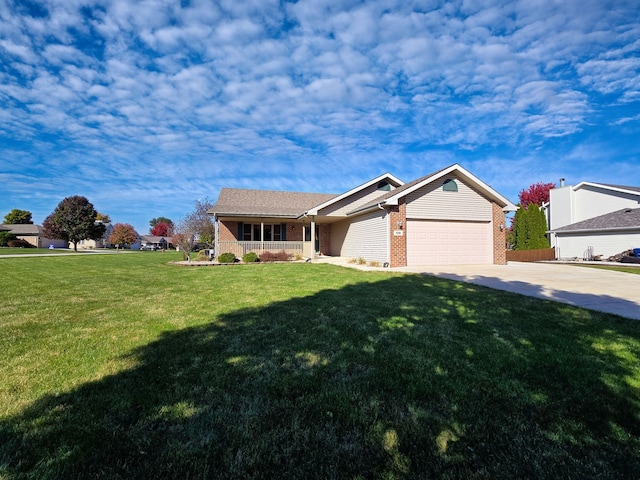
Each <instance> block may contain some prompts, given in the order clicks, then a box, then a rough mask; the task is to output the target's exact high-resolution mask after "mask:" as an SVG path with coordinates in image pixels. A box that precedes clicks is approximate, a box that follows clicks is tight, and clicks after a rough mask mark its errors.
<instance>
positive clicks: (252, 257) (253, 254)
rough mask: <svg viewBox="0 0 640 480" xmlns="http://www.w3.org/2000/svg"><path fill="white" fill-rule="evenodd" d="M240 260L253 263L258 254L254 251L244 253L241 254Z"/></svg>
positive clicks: (256, 259)
mask: <svg viewBox="0 0 640 480" xmlns="http://www.w3.org/2000/svg"><path fill="white" fill-rule="evenodd" d="M242 261H243V262H244V263H254V262H257V261H258V254H257V253H256V252H249V253H245V254H244V255H243V256H242Z"/></svg>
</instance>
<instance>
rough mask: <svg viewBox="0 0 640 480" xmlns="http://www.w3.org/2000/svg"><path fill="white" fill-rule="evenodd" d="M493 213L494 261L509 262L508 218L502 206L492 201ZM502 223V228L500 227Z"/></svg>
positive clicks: (496, 263) (503, 263)
mask: <svg viewBox="0 0 640 480" xmlns="http://www.w3.org/2000/svg"><path fill="white" fill-rule="evenodd" d="M491 209H492V213H493V263H494V264H495V265H506V264H507V228H506V224H507V223H506V218H505V214H504V212H503V211H502V208H501V207H500V206H499V205H498V204H497V203H495V202H492V203H491ZM500 225H502V227H503V228H502V230H501V229H500Z"/></svg>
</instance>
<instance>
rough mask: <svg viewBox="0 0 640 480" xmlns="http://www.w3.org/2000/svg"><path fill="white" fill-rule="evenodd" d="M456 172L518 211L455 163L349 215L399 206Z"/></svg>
mask: <svg viewBox="0 0 640 480" xmlns="http://www.w3.org/2000/svg"><path fill="white" fill-rule="evenodd" d="M454 172H455V173H457V174H458V175H460V177H461V178H463V179H464V180H465V181H467V182H468V183H469V184H470V185H471V186H473V187H474V188H475V189H477V190H478V191H480V192H482V193H483V194H484V195H486V196H487V197H488V198H490V199H492V200H494V201H495V202H496V203H497V204H498V205H500V207H502V208H503V209H504V210H505V211H515V210H517V207H516V206H515V205H514V204H513V203H511V202H510V201H509V200H507V199H506V198H505V197H503V196H502V195H500V194H499V193H498V192H497V191H495V190H494V189H493V188H491V187H490V186H489V185H487V184H486V183H484V182H483V181H482V180H480V179H479V178H477V177H476V176H475V175H473V174H471V173H470V172H468V171H467V170H465V169H464V168H462V167H461V166H460V165H458V164H457V163H455V164H453V165H450V166H449V167H446V168H443V169H441V170H438V171H436V172H433V173H430V174H428V175H425V176H424V177H421V178H418V179H416V180H414V181H412V182H409V183H405V184H404V185H402V186H400V187H398V188H396V189H395V190H392V191H391V192H387V193H385V194H384V195H381V196H380V197H378V198H376V199H375V200H374V201H372V202H369V203H368V204H366V205H363V206H361V207H360V208H357V209H355V210H353V211H351V212H349V214H350V215H353V214H355V213H360V212H363V211H365V210H368V209H371V208H374V207H377V206H378V205H398V202H399V201H400V199H401V198H404V197H406V196H407V195H408V194H410V193H412V192H414V191H415V190H418V189H420V188H422V187H424V186H425V185H427V184H429V183H432V182H435V181H437V180H439V179H442V178H444V177H446V176H447V175H450V174H451V173H454Z"/></svg>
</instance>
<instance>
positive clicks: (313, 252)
mask: <svg viewBox="0 0 640 480" xmlns="http://www.w3.org/2000/svg"><path fill="white" fill-rule="evenodd" d="M315 257H316V217H315V215H311V261H313V259H314V258H315Z"/></svg>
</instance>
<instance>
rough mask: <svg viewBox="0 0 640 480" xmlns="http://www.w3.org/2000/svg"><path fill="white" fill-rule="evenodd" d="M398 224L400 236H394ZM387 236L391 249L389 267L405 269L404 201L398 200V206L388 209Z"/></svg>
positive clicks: (405, 211) (405, 212)
mask: <svg viewBox="0 0 640 480" xmlns="http://www.w3.org/2000/svg"><path fill="white" fill-rule="evenodd" d="M398 222H402V231H403V234H402V236H395V235H394V234H393V231H394V230H399V228H398ZM389 230H390V231H389V235H391V238H390V241H389V245H390V247H391V252H390V253H391V256H390V259H389V266H390V267H406V266H407V231H406V230H407V204H406V203H405V201H404V199H401V200H400V204H399V205H398V206H392V207H391V208H390V209H389Z"/></svg>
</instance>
